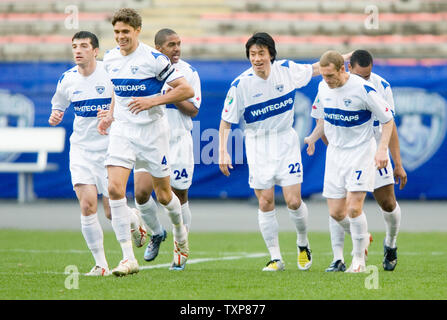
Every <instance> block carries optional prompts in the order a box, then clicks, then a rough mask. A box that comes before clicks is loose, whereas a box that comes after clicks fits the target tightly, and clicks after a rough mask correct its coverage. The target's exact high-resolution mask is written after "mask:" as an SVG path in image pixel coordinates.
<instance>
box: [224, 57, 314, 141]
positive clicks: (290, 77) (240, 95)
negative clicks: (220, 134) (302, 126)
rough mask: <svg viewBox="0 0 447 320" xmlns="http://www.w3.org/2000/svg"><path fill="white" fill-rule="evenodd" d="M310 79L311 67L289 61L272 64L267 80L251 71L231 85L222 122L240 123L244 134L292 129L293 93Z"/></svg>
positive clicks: (247, 71)
mask: <svg viewBox="0 0 447 320" xmlns="http://www.w3.org/2000/svg"><path fill="white" fill-rule="evenodd" d="M311 78H312V65H310V64H297V63H295V62H293V61H290V60H280V61H274V62H273V64H272V66H271V72H270V75H269V77H268V78H267V80H264V79H262V78H260V77H258V76H257V75H256V74H255V73H254V71H253V69H252V68H250V69H248V70H246V71H245V72H244V73H242V74H241V75H240V76H239V77H237V78H236V79H235V80H234V81H233V82H232V84H231V88H230V90H229V91H228V94H227V97H226V99H225V103H224V108H223V111H222V120H224V121H226V122H229V123H239V120H240V119H241V118H242V119H243V120H244V124H245V131H246V132H247V133H248V132H253V133H256V132H259V131H258V130H266V131H270V130H277V131H284V130H286V129H288V128H291V127H292V124H293V105H294V102H295V92H296V90H297V89H298V88H301V87H304V86H306V85H307V84H308V83H309V81H310V80H311Z"/></svg>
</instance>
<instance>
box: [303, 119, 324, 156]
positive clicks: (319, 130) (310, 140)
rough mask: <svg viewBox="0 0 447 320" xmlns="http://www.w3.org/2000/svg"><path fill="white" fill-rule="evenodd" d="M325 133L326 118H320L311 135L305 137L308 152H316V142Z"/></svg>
mask: <svg viewBox="0 0 447 320" xmlns="http://www.w3.org/2000/svg"><path fill="white" fill-rule="evenodd" d="M323 135H324V120H323V119H318V120H317V125H316V126H315V128H314V130H313V131H312V133H311V134H310V135H308V136H307V137H305V138H304V143H305V144H307V145H308V146H307V149H306V151H307V154H308V155H309V156H312V155H313V154H314V153H315V143H316V142H317V141H318V139H320V138H321V137H323Z"/></svg>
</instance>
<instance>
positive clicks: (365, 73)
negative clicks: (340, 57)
mask: <svg viewBox="0 0 447 320" xmlns="http://www.w3.org/2000/svg"><path fill="white" fill-rule="evenodd" d="M348 68H349V71H350V72H351V73H352V74H356V75H358V76H359V77H362V78H363V79H365V80H369V77H371V71H372V64H370V65H369V66H367V67H361V66H359V65H358V64H357V63H355V64H354V67H353V66H351V64H349V65H348Z"/></svg>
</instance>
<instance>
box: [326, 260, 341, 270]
mask: <svg viewBox="0 0 447 320" xmlns="http://www.w3.org/2000/svg"><path fill="white" fill-rule="evenodd" d="M325 271H326V272H345V271H346V265H345V264H344V263H343V261H341V260H337V261H333V262H332V263H331V264H330V266H329V267H328V268H327V269H326V270H325Z"/></svg>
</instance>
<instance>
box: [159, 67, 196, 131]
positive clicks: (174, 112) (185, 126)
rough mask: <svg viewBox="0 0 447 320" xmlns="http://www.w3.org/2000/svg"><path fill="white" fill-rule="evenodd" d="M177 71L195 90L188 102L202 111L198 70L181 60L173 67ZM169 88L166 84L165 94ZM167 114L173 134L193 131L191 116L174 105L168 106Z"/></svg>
mask: <svg viewBox="0 0 447 320" xmlns="http://www.w3.org/2000/svg"><path fill="white" fill-rule="evenodd" d="M173 66H174V67H175V68H176V69H178V70H180V72H181V73H182V74H183V75H184V77H185V79H186V81H187V82H188V83H189V85H190V86H191V87H192V88H193V89H194V97H192V98H190V99H188V100H187V101H189V102H192V103H193V104H194V106H195V107H196V108H197V109H200V104H201V102H202V91H201V87H200V78H199V74H198V73H197V70H196V69H194V68H193V67H191V65H190V64H189V63H187V62H185V61H183V60H179V61H178V62H177V63H175V64H174V65H173ZM168 88H169V85H168V84H165V86H164V88H163V92H165V91H166V90H167V89H168ZM166 113H167V115H168V121H169V126H170V127H171V136H172V133H175V132H178V133H179V134H180V133H181V132H184V131H191V130H192V119H191V117H190V116H188V115H186V114H184V113H182V112H181V111H180V110H178V109H177V107H176V106H175V105H173V104H167V105H166Z"/></svg>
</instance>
